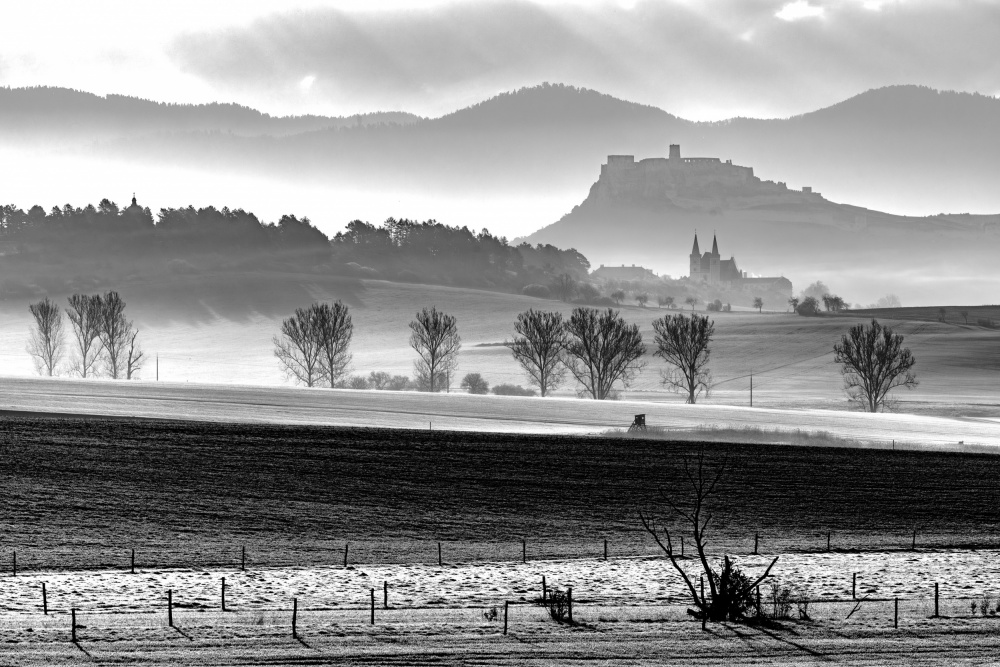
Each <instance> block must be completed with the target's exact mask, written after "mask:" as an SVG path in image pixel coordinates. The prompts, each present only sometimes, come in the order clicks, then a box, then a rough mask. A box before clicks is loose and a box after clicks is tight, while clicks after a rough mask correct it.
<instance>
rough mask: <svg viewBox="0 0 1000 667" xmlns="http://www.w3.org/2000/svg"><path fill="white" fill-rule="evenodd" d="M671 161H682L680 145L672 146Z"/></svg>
mask: <svg viewBox="0 0 1000 667" xmlns="http://www.w3.org/2000/svg"><path fill="white" fill-rule="evenodd" d="M669 158H670V159H671V160H677V161H680V159H681V145H680V144H670V155H669Z"/></svg>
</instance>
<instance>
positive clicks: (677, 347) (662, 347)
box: [653, 314, 715, 403]
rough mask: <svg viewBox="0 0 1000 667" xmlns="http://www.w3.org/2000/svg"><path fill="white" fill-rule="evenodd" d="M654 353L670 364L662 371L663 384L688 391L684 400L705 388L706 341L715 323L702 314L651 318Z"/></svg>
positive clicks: (691, 400)
mask: <svg viewBox="0 0 1000 667" xmlns="http://www.w3.org/2000/svg"><path fill="white" fill-rule="evenodd" d="M653 331H654V337H653V340H654V341H655V342H656V352H654V353H653V354H654V355H656V356H658V357H660V358H661V359H663V360H664V361H666V362H667V363H668V364H670V366H671V367H672V368H670V369H668V370H667V371H665V372H664V373H663V384H664V385H665V386H666V387H667V388H668V389H670V390H671V391H676V392H683V393H685V394H687V402H688V403H694V402H695V401H696V400H697V399H698V396H699V395H700V394H701V393H702V391H704V392H705V395H706V396H708V392H709V390H710V388H711V384H712V374H711V373H710V372H709V370H708V357H709V354H710V353H711V349H710V348H709V343H710V342H711V341H712V336H713V335H714V334H715V323H714V322H711V321H710V320H709V319H708V316H705V315H693V314H692V315H691V316H690V317H687V316H685V315H673V316H665V317H661V318H660V319H658V320H653Z"/></svg>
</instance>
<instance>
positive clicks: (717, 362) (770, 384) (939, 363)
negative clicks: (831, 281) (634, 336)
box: [0, 274, 1000, 418]
mask: <svg viewBox="0 0 1000 667" xmlns="http://www.w3.org/2000/svg"><path fill="white" fill-rule="evenodd" d="M122 293H123V296H124V297H125V299H126V300H127V301H128V303H129V311H130V313H131V314H132V316H133V317H134V318H135V319H136V321H137V322H138V323H139V325H140V327H141V328H142V340H143V345H144V347H145V349H146V351H147V352H148V353H149V355H150V358H149V363H148V364H147V366H146V368H145V369H144V371H143V375H142V376H143V377H144V378H145V379H147V380H150V379H154V378H155V377H156V357H158V358H159V377H160V379H161V380H163V381H169V382H181V383H184V382H192V383H215V384H219V383H226V384H255V385H271V386H274V385H282V384H287V382H286V380H285V379H284V378H283V377H282V375H281V373H280V371H279V368H278V364H277V361H276V360H275V358H274V356H273V354H272V344H271V337H272V336H273V335H274V334H275V332H276V331H277V329H278V326H279V324H280V320H281V318H282V317H286V316H287V315H288V314H290V313H291V312H292V311H293V310H294V308H295V307H297V306H302V305H306V304H308V303H310V302H311V301H312V300H314V299H334V298H340V299H343V300H344V301H345V302H346V303H348V304H349V305H350V306H351V308H352V313H353V317H354V323H355V338H354V342H353V345H352V350H353V353H354V364H353V366H354V369H355V372H357V373H361V374H367V373H369V372H371V371H387V372H390V373H394V374H406V375H411V374H412V372H413V359H414V352H413V350H411V349H410V347H409V345H408V342H407V341H408V336H409V329H408V323H409V321H410V320H411V319H412V318H413V315H414V313H415V312H416V311H417V310H418V309H419V308H421V307H423V306H431V305H436V306H437V307H438V308H441V309H444V310H447V311H448V312H451V313H453V314H454V315H455V316H456V317H457V319H458V325H459V331H460V333H461V335H462V339H463V348H462V352H461V355H460V363H459V371H458V374H457V377H456V378H455V379H454V380H453V383H454V385H456V386H457V384H458V381H459V379H460V377H461V376H462V375H464V374H465V373H468V372H479V373H481V374H482V375H483V376H484V377H485V378H486V379H487V380H488V381H489V382H490V383H491V384H498V383H502V382H510V383H514V384H522V385H523V384H525V383H526V379H525V377H524V375H523V373H522V372H521V370H520V369H519V367H518V366H517V365H516V364H515V362H514V361H513V359H512V358H511V356H510V353H509V351H508V350H507V349H506V348H504V347H503V346H501V345H497V343H500V342H501V341H503V340H504V339H506V338H508V337H510V336H512V335H513V322H514V320H515V318H516V316H517V314H518V313H519V312H522V311H524V310H526V309H528V308H543V309H550V310H561V311H562V312H564V313H568V312H569V311H570V309H571V307H570V306H568V305H567V304H563V303H560V302H557V301H549V300H541V299H534V298H530V297H524V296H519V295H506V294H498V293H494V292H484V291H479V290H471V289H463V288H450V287H439V286H427V285H411V284H400V283H389V282H384V281H358V280H353V279H344V278H334V277H331V278H327V279H320V280H317V279H316V278H315V277H308V279H307V278H306V277H302V276H278V277H275V276H262V275H253V274H248V275H244V276H231V277H228V278H226V279H225V280H219V281H216V282H211V281H205V279H204V277H203V276H178V277H176V279H175V280H174V282H172V283H171V284H167V285H164V284H153V283H142V282H141V281H140V282H133V283H130V284H129V285H128V286H126V287H125V288H123V289H122ZM766 305H767V306H776V307H778V308H779V309H780V310H782V311H783V310H784V309H785V305H784V304H766ZM903 310H908V309H903ZM667 312H668V311H666V310H658V309H656V308H638V307H635V306H628V307H625V308H623V309H622V313H623V315H624V316H625V317H626V318H628V319H629V320H630V321H633V322H636V323H638V324H639V325H640V329H641V331H642V332H643V336H644V338H645V339H646V344H647V347H648V348H649V349H650V352H652V326H651V322H652V320H653V319H654V318H656V317H660V316H662V315H664V314H666V313H667ZM675 312H676V311H675ZM894 312H895V311H892V312H887V313H886V314H885V316H886V317H887V318H888V319H886V322H887V323H889V324H894V325H895V326H897V329H898V331H899V332H900V333H903V334H904V335H905V336H906V344H907V345H908V346H910V347H911V349H912V350H913V353H914V355H915V357H916V359H917V366H916V370H917V375H918V378H919V379H920V382H921V384H920V386H919V387H918V388H917V389H916V390H914V391H912V392H903V393H902V394H900V395H899V399H900V410H901V411H903V412H909V413H915V414H928V415H941V416H954V417H987V418H988V417H998V416H1000V382H998V380H1000V331H996V330H992V329H988V328H984V327H980V326H977V325H976V324H975V323H974V322H975V320H974V319H972V318H970V319H972V321H973V324H970V325H965V324H963V323H961V322H959V321H957V320H955V318H954V317H949V318H948V320H947V321H946V322H934V321H923V320H919V321H918V320H909V319H903V320H894V319H892V317H893V313H894ZM2 313H3V315H4V318H3V319H2V322H0V361H2V363H3V374H4V375H6V376H13V377H18V376H20V377H29V376H31V375H33V374H34V370H33V368H32V366H31V362H30V359H29V357H28V355H27V353H26V352H25V351H24V349H25V344H26V342H27V334H28V330H29V315H28V312H27V302H24V303H20V302H5V303H4V304H3V306H2ZM866 317H868V315H863V316H862V315H859V316H857V317H855V316H854V315H849V316H839V317H817V318H803V317H799V316H796V315H792V314H788V313H784V312H765V313H763V314H758V313H756V312H735V313H719V314H716V315H714V319H715V322H716V338H715V344H714V346H713V352H712V363H711V370H712V373H713V376H714V380H715V390H714V392H713V395H712V396H710V397H709V398H707V399H704V402H705V403H706V404H716V405H749V401H750V392H749V389H750V376H751V375H753V387H754V405H755V406H758V407H772V408H823V409H846V407H847V404H846V401H845V397H844V395H843V392H842V391H841V384H842V383H841V378H840V375H839V372H838V369H837V367H836V366H835V365H834V364H833V352H832V349H833V344H834V343H835V342H836V341H837V340H839V337H840V336H841V335H842V334H843V333H844V332H846V330H847V329H848V328H849V327H850V326H851V325H853V324H855V323H857V322H863V321H866ZM880 317H881V315H880ZM956 317H957V315H956ZM662 369H663V363H662V362H661V361H660V360H659V359H657V358H654V357H652V356H650V357H649V358H648V359H647V367H646V368H645V370H644V371H643V372H642V373H641V374H640V376H639V378H638V380H637V381H636V383H635V385H634V386H633V387H632V388H631V389H630V390H628V391H626V392H625V393H624V395H623V397H624V398H627V399H638V400H644V401H656V402H667V403H674V402H681V401H682V399H681V398H680V397H679V396H678V395H676V394H671V393H668V392H665V391H664V389H663V387H662V385H661V384H660V371H661V370H662ZM575 391H576V387H575V386H574V385H573V384H572V383H567V384H566V385H565V386H564V387H562V388H561V389H560V390H559V391H558V392H557V395H560V396H566V397H570V396H574V395H575Z"/></svg>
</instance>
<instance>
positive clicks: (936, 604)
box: [934, 581, 938, 618]
mask: <svg viewBox="0 0 1000 667" xmlns="http://www.w3.org/2000/svg"><path fill="white" fill-rule="evenodd" d="M937 617H938V585H937V582H936V581H935V582H934V618H937Z"/></svg>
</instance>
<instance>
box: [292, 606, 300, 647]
mask: <svg viewBox="0 0 1000 667" xmlns="http://www.w3.org/2000/svg"><path fill="white" fill-rule="evenodd" d="M298 615H299V599H298V598H292V637H295V638H296V639H297V638H298V636H299V633H298V629H297V628H296V627H295V624H296V623H297V622H298Z"/></svg>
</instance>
